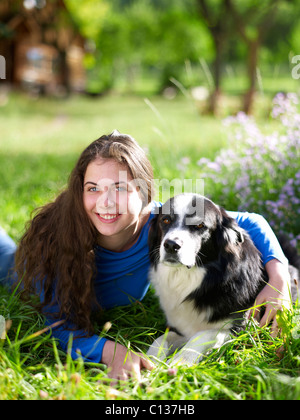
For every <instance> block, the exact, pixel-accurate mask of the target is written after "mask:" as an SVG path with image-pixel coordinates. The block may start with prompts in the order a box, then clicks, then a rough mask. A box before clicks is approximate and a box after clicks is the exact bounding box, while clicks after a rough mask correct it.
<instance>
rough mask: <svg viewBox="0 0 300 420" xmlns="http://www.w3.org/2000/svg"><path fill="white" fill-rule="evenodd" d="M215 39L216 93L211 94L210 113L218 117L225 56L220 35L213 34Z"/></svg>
mask: <svg viewBox="0 0 300 420" xmlns="http://www.w3.org/2000/svg"><path fill="white" fill-rule="evenodd" d="M212 35H213V39H214V44H215V51H216V57H215V60H214V64H213V66H214V68H213V79H214V91H213V92H211V95H210V99H209V105H208V112H209V113H210V114H213V115H216V114H217V112H218V104H219V99H220V96H221V78H222V55H223V40H222V39H221V37H222V34H221V36H220V34H219V33H213V34H212Z"/></svg>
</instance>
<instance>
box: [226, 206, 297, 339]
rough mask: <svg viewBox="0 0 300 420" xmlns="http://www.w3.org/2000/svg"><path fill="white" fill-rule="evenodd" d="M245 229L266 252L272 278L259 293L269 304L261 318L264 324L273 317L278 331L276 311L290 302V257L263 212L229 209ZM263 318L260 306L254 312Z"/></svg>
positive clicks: (259, 302)
mask: <svg viewBox="0 0 300 420" xmlns="http://www.w3.org/2000/svg"><path fill="white" fill-rule="evenodd" d="M228 213H229V215H230V216H231V217H233V218H235V219H236V221H237V223H238V224H239V226H240V227H242V228H243V229H245V230H246V231H247V232H248V233H249V235H250V237H251V239H252V240H253V242H254V244H255V246H256V247H257V248H258V250H259V251H260V253H261V255H262V261H263V264H264V266H265V269H266V271H267V273H268V277H269V282H268V284H267V285H266V286H265V287H264V289H263V290H262V291H261V292H260V293H259V295H258V296H257V299H256V305H257V306H259V305H262V304H265V314H264V316H263V317H262V319H261V320H260V325H261V326H264V325H266V324H269V323H270V322H271V321H272V331H273V333H274V334H275V333H277V329H278V326H277V322H276V313H277V311H278V310H279V309H282V307H283V306H285V307H289V306H290V275H289V272H288V260H287V258H286V257H285V255H284V253H283V251H282V249H281V246H280V244H279V242H278V239H277V238H276V236H275V234H274V232H273V230H272V228H271V226H270V225H269V223H268V222H267V221H266V219H265V218H264V217H263V216H260V215H259V214H255V213H239V212H228ZM251 315H253V316H254V318H257V319H259V318H260V317H259V308H257V309H256V310H255V311H254V314H251Z"/></svg>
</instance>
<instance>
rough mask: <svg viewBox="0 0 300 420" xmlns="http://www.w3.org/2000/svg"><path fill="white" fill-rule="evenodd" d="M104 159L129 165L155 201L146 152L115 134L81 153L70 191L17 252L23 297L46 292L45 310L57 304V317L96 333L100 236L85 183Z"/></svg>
mask: <svg viewBox="0 0 300 420" xmlns="http://www.w3.org/2000/svg"><path fill="white" fill-rule="evenodd" d="M99 157H100V158H112V159H115V160H117V161H118V162H120V163H124V164H126V165H127V167H128V168H129V171H130V172H131V175H132V178H133V179H142V180H144V181H145V182H144V183H142V185H144V186H145V188H144V190H142V189H141V190H140V194H141V197H142V200H143V205H144V207H145V206H146V205H147V204H148V203H149V202H150V201H151V193H152V181H153V171H152V167H151V165H150V163H149V161H148V159H147V157H146V155H145V152H144V151H143V149H142V148H141V147H140V146H139V145H138V144H137V143H136V141H135V140H134V139H133V138H132V137H130V136H128V135H124V134H120V133H119V132H118V131H114V132H113V133H112V134H110V135H108V136H102V137H100V138H99V139H98V140H95V141H94V142H93V143H91V144H90V145H89V146H88V147H87V148H86V149H85V150H84V151H83V152H82V154H81V156H80V158H79V160H78V162H77V164H76V166H75V168H74V169H73V171H72V173H71V175H70V178H69V183H68V187H67V189H66V190H65V191H63V192H62V193H61V194H60V195H59V196H58V197H57V198H56V200H55V201H54V202H52V203H50V204H47V205H45V206H44V207H42V208H40V209H39V210H38V212H37V213H36V215H35V216H34V217H33V219H32V220H31V221H30V222H29V224H28V228H27V231H26V232H25V234H24V235H23V237H22V238H21V241H20V244H19V247H18V250H17V253H16V271H17V274H18V278H19V279H22V283H23V286H24V293H25V294H31V293H42V296H43V298H42V299H41V300H42V305H41V306H42V307H46V306H48V305H51V304H52V303H54V302H56V303H58V304H59V313H57V314H56V315H57V318H59V319H61V318H63V319H66V320H68V321H70V322H71V323H73V325H74V326H76V328H79V329H83V330H85V331H86V332H87V333H92V332H93V327H92V323H91V312H92V309H93V306H94V305H95V304H96V300H95V295H94V288H93V280H94V276H95V274H96V273H95V256H94V246H95V244H96V243H97V238H98V236H99V232H98V231H97V230H96V228H95V227H94V225H93V224H92V223H91V221H90V219H89V217H88V216H87V213H86V211H85V209H84V205H83V181H84V176H85V172H86V169H87V167H88V165H89V164H90V163H91V162H92V161H94V160H95V159H97V158H99Z"/></svg>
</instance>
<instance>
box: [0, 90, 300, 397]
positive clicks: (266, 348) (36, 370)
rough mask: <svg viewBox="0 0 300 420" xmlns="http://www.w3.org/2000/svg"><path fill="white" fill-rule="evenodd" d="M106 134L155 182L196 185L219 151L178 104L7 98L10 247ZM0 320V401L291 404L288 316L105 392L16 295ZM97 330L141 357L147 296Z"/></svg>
mask: <svg viewBox="0 0 300 420" xmlns="http://www.w3.org/2000/svg"><path fill="white" fill-rule="evenodd" d="M228 103H229V101H228ZM264 106H265V105H264ZM264 109H266V107H264ZM226 112H227V111H226ZM264 115H265V114H264ZM264 124H266V125H267V121H265V120H264ZM115 128H118V129H119V130H120V131H123V132H127V133H130V134H132V135H133V136H134V137H135V138H136V139H137V141H138V142H139V143H140V144H141V145H142V146H144V147H146V148H147V150H148V151H149V157H150V159H151V161H152V163H153V166H154V169H155V177H156V178H167V179H173V178H176V177H182V176H183V175H184V176H185V177H192V176H193V177H196V176H197V173H199V168H198V167H197V164H196V162H197V161H198V160H199V159H200V158H201V157H203V156H206V157H210V158H211V157H213V156H214V155H215V153H216V152H217V151H218V149H219V148H220V147H222V146H224V145H225V144H226V135H225V132H224V129H223V127H222V122H221V119H213V118H212V117H209V116H203V115H199V113H198V112H197V109H196V107H195V106H194V104H193V103H192V102H191V101H190V100H188V99H187V98H186V97H184V96H180V97H178V98H177V99H176V100H174V101H167V100H165V99H162V98H160V97H153V98H151V99H150V102H149V101H145V100H144V98H143V97H141V96H136V97H132V96H109V97H105V98H98V99H94V100H92V99H88V98H84V97H75V98H72V99H69V100H67V101H60V100H57V99H49V98H48V99H45V98H44V99H40V100H38V101H37V100H33V99H28V98H27V97H26V96H23V95H19V94H15V93H13V94H11V96H10V97H9V101H8V103H7V104H6V105H5V106H2V107H1V110H0V130H1V140H0V208H1V214H0V226H3V227H4V228H5V229H6V230H7V231H8V232H9V234H10V235H11V236H12V237H13V238H14V239H15V240H16V241H18V239H19V238H20V236H21V234H22V232H23V230H24V226H25V223H26V221H27V220H28V219H29V218H30V214H31V212H32V211H33V210H34V209H35V208H36V207H37V206H41V205H43V204H44V203H46V202H48V201H49V200H52V199H53V198H54V197H55V196H56V195H57V194H58V192H59V191H60V190H61V189H62V188H64V186H65V185H66V182H67V178H68V174H69V172H70V170H71V169H72V167H73V165H74V163H75V161H76V159H77V157H78V154H79V153H80V152H81V150H82V149H83V148H84V147H85V146H87V145H88V144H89V143H90V142H91V141H92V140H94V139H95V138H97V137H99V136H100V135H102V134H104V133H109V132H111V131H112V130H113V129H115ZM182 157H189V158H190V159H191V164H190V165H189V168H191V172H187V173H184V170H182V169H180V168H177V166H176V165H177V163H178V162H179V161H180V159H181V158H182ZM0 315H3V316H4V317H5V318H6V319H11V320H12V327H11V329H10V330H9V332H8V337H7V339H6V340H0V399H9V400H10V399H50V398H51V399H99V400H101V399H122V400H131V399H133V400H151V399H156V400H164V399H170V400H219V399H229V400H249V399H250V400H259V399H267V400H268V399H269V400H270V399H279V400H280V399H282V400H283V399H300V381H299V376H300V359H299V354H300V353H299V350H300V341H299V333H298V331H299V328H300V326H299V324H300V321H299V314H298V313H297V312H294V313H285V314H284V316H285V318H286V319H285V322H284V324H283V325H284V330H283V334H282V335H281V336H280V337H277V338H272V337H271V336H270V332H269V330H268V329H260V328H259V327H258V326H257V325H256V324H254V323H249V326H248V328H247V330H246V331H245V332H244V333H242V334H241V335H240V336H238V337H237V338H236V339H234V340H231V341H230V342H229V343H227V344H226V345H224V346H223V347H222V348H221V349H220V350H218V351H213V352H212V353H210V354H209V355H208V356H207V357H206V358H205V359H204V360H203V361H202V362H200V363H199V364H198V365H197V366H194V367H192V368H186V367H179V368H178V370H177V372H175V374H174V372H172V371H169V370H168V367H167V366H166V365H165V364H161V365H160V366H158V367H157V368H156V369H155V370H154V371H152V372H151V373H145V374H144V375H143V380H142V384H137V383H135V382H133V381H129V382H126V383H122V384H120V385H119V386H118V387H117V388H112V387H111V386H110V384H109V381H107V372H106V369H105V367H104V366H103V365H97V364H94V365H91V364H90V365H88V364H86V365H84V364H83V363H82V361H81V360H79V361H75V362H74V361H72V360H71V359H70V358H69V357H68V356H66V355H65V354H64V353H63V352H62V351H61V350H60V349H59V347H58V346H57V345H56V343H55V341H54V340H53V339H52V338H51V337H50V333H49V332H43V329H44V319H43V317H42V316H40V315H39V314H38V312H36V310H35V309H33V306H32V305H29V304H25V303H23V302H21V301H20V300H19V298H18V296H15V295H10V294H9V293H7V292H6V291H5V290H0ZM105 321H110V322H111V323H112V327H111V329H110V330H109V331H108V332H107V334H108V335H109V336H110V337H113V338H116V339H118V341H119V342H121V343H123V344H125V345H126V346H128V348H131V349H133V350H137V351H146V349H147V345H148V344H150V343H151V342H152V340H153V338H154V336H155V335H156V334H160V333H163V332H164V328H165V322H164V318H163V315H162V313H161V311H160V309H159V305H158V302H157V299H156V297H155V296H154V294H153V291H152V290H150V291H149V292H148V294H147V296H146V298H145V299H144V300H143V302H142V303H138V304H134V305H132V306H131V307H125V308H117V309H114V310H111V311H108V312H106V313H105V318H103V319H101V320H98V321H97V322H98V325H99V327H98V328H99V332H100V331H101V328H102V327H101V326H102V325H103V323H104V322H105ZM95 322H96V320H95ZM282 348H284V352H281V351H280V350H281V349H282Z"/></svg>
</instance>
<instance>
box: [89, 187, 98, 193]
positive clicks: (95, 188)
mask: <svg viewBox="0 0 300 420" xmlns="http://www.w3.org/2000/svg"><path fill="white" fill-rule="evenodd" d="M88 191H90V192H97V191H99V189H98V187H90V188H89V189H88Z"/></svg>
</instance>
